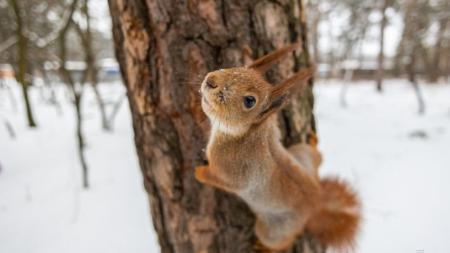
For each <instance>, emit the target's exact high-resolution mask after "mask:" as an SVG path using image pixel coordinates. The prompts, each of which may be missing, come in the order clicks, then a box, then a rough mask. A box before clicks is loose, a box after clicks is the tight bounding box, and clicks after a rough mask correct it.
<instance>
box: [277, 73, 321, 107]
mask: <svg viewBox="0 0 450 253" xmlns="http://www.w3.org/2000/svg"><path fill="white" fill-rule="evenodd" d="M314 71H315V67H314V66H311V67H308V68H305V69H302V70H300V71H299V72H297V73H295V74H294V75H293V76H291V77H289V78H288V79H286V80H285V81H283V82H282V83H280V84H277V85H275V86H274V87H273V89H272V93H271V97H272V98H274V99H275V98H277V97H280V96H284V95H285V94H288V93H295V90H293V89H294V88H302V87H303V85H304V84H305V81H307V80H308V79H310V78H311V77H312V76H313V75H314ZM298 83H301V84H303V85H301V86H299V87H295V85H296V84H298Z"/></svg>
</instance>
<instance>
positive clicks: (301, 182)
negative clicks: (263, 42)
mask: <svg viewBox="0 0 450 253" xmlns="http://www.w3.org/2000/svg"><path fill="white" fill-rule="evenodd" d="M299 46H300V44H299V43H297V44H292V45H289V46H286V47H284V48H281V49H278V50H276V51H274V52H273V53H270V54H268V55H266V56H263V57H262V58H260V59H258V60H256V61H254V62H253V63H252V64H251V65H249V66H247V67H237V68H229V69H221V70H217V71H213V72H210V73H208V74H207V75H206V77H205V79H204V81H203V82H202V85H201V89H200V92H201V94H202V109H203V111H204V112H205V114H206V115H207V116H208V118H209V120H210V122H211V125H212V129H211V135H210V138H209V142H208V145H207V150H206V155H207V159H208V162H209V164H208V165H206V166H199V167H197V168H196V171H195V176H196V178H197V180H198V181H200V182H202V183H205V184H208V185H211V186H214V187H217V188H219V189H222V190H225V191H227V192H231V193H234V194H236V195H238V196H239V197H241V198H242V199H243V200H244V201H245V202H246V203H247V204H248V206H249V207H250V208H251V210H252V211H253V212H254V213H255V215H256V224H255V233H256V235H257V237H258V239H259V241H260V243H261V244H262V245H263V246H265V247H266V248H268V249H270V250H283V249H287V248H288V247H290V246H292V244H293V243H294V241H295V239H296V238H297V237H298V236H299V235H301V234H302V233H303V232H304V231H307V232H309V233H310V234H312V235H313V236H314V237H315V238H317V240H319V241H320V242H321V243H323V244H324V245H326V246H327V247H332V248H335V249H339V250H342V249H347V248H349V247H352V246H353V244H354V241H355V237H356V234H357V231H358V227H359V224H360V204H359V200H358V198H357V196H356V194H355V193H354V192H353V191H352V190H351V189H350V187H349V186H348V185H347V184H345V183H344V182H342V181H340V180H337V179H320V178H319V175H318V167H319V165H320V163H321V154H320V153H319V151H318V150H317V148H316V147H315V145H312V146H310V145H308V144H296V145H293V146H291V147H289V148H285V147H284V146H283V145H282V143H281V140H280V139H281V137H280V131H279V128H278V125H277V119H276V112H278V111H279V110H280V109H281V108H282V107H283V105H284V104H286V102H287V101H288V100H289V94H290V93H292V92H293V90H294V88H295V87H296V86H297V84H299V83H303V84H304V83H305V82H306V81H307V80H308V79H309V78H311V77H312V75H313V72H314V70H313V68H312V67H310V68H306V69H303V70H300V71H299V72H298V73H296V74H294V75H293V76H292V77H290V78H288V79H287V80H285V81H283V82H281V83H279V84H277V85H271V84H269V83H268V82H267V81H266V80H265V79H264V77H263V75H264V73H265V71H267V70H268V69H269V67H271V65H273V63H274V62H276V61H277V60H279V59H280V58H282V57H283V56H285V55H287V54H288V53H289V52H292V51H293V50H295V49H296V48H297V47H299Z"/></svg>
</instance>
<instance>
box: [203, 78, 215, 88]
mask: <svg viewBox="0 0 450 253" xmlns="http://www.w3.org/2000/svg"><path fill="white" fill-rule="evenodd" d="M206 87H208V88H210V89H215V88H217V84H216V83H215V82H214V79H213V78H211V77H208V79H206Z"/></svg>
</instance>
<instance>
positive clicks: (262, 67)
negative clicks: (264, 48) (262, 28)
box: [247, 42, 302, 73]
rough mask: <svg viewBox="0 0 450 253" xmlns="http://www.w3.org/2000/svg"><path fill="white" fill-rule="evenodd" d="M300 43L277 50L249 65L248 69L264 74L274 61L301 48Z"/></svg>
mask: <svg viewBox="0 0 450 253" xmlns="http://www.w3.org/2000/svg"><path fill="white" fill-rule="evenodd" d="M301 45H302V43H301V42H297V43H294V44H290V45H287V46H285V47H282V48H280V49H278V50H275V51H273V52H272V53H269V54H267V55H265V56H263V57H261V58H259V59H257V60H255V61H254V62H253V63H251V64H250V65H249V66H247V67H248V68H252V69H255V70H256V71H258V72H261V73H264V72H266V71H267V70H268V69H269V68H270V67H271V66H272V65H273V64H274V63H275V62H276V61H278V60H280V59H281V58H283V57H284V56H286V55H287V54H288V53H289V52H292V51H294V50H295V49H297V48H299V47H301Z"/></svg>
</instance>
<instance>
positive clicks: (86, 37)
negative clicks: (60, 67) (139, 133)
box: [76, 0, 112, 131]
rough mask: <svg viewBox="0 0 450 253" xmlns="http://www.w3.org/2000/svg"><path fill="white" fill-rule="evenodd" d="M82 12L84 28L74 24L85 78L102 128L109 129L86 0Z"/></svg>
mask: <svg viewBox="0 0 450 253" xmlns="http://www.w3.org/2000/svg"><path fill="white" fill-rule="evenodd" d="M83 14H84V16H85V20H86V28H85V29H84V30H83V29H82V28H81V27H80V26H79V25H76V28H77V32H78V35H79V36H80V38H81V40H82V44H83V49H84V53H85V62H86V68H87V69H86V71H87V72H86V73H87V75H88V76H87V79H88V80H89V82H90V84H91V87H92V89H93V90H94V95H95V100H96V102H97V106H98V109H99V112H100V120H101V125H102V129H103V130H105V131H110V130H112V129H111V126H110V125H109V121H108V118H107V116H106V105H105V102H104V100H103V98H102V95H101V93H100V89H99V87H98V68H97V59H96V55H95V52H94V48H93V45H92V41H93V38H92V31H91V16H90V14H89V5H88V0H85V1H84V5H83Z"/></svg>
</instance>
